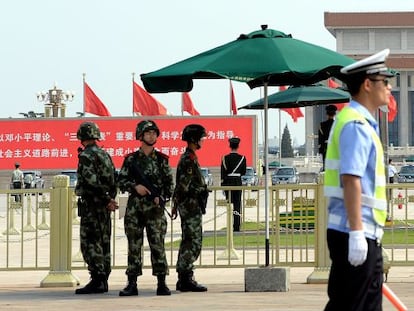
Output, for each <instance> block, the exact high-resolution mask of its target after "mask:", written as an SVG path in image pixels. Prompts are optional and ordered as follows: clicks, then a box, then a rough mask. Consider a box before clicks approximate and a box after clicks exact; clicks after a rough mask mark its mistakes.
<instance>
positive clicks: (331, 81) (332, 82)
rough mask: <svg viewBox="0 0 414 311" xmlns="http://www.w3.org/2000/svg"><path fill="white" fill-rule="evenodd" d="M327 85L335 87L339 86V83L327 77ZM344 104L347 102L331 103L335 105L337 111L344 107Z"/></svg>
mask: <svg viewBox="0 0 414 311" xmlns="http://www.w3.org/2000/svg"><path fill="white" fill-rule="evenodd" d="M328 87H330V88H333V89H337V88H338V87H339V84H338V83H336V82H335V81H334V80H332V79H328ZM346 104H348V103H339V104H333V105H335V106H336V108H338V111H340V110H341V109H342V108H344V107H345V105H346Z"/></svg>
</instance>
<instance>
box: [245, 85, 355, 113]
mask: <svg viewBox="0 0 414 311" xmlns="http://www.w3.org/2000/svg"><path fill="white" fill-rule="evenodd" d="M350 97H351V95H350V94H349V93H348V92H345V91H343V90H341V89H335V88H329V87H326V86H323V85H306V86H305V85H303V86H292V87H289V88H288V89H287V90H285V91H282V92H277V93H274V94H272V95H269V96H268V98H267V101H268V108H298V107H305V106H316V105H325V104H336V103H344V102H348V101H349V100H350ZM264 100H265V99H264V98H262V99H259V100H256V101H254V102H252V103H250V104H248V105H246V106H243V107H240V108H239V109H263V108H264Z"/></svg>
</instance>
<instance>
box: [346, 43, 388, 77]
mask: <svg viewBox="0 0 414 311" xmlns="http://www.w3.org/2000/svg"><path fill="white" fill-rule="evenodd" d="M389 54H390V49H385V50H382V51H380V52H378V53H376V54H374V55H371V56H368V57H366V58H363V59H361V60H359V61H357V62H355V63H353V64H351V65H348V66H346V67H344V68H342V69H341V73H343V74H345V75H353V74H356V73H365V74H367V75H383V76H387V77H393V76H394V74H392V73H391V72H389V71H388V68H387V66H386V65H385V60H386V59H387V57H388V55H389Z"/></svg>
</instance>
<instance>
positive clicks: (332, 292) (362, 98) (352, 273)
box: [324, 49, 393, 311]
mask: <svg viewBox="0 0 414 311" xmlns="http://www.w3.org/2000/svg"><path fill="white" fill-rule="evenodd" d="M388 54H389V49H386V50H383V51H381V52H379V53H377V54H374V55H372V56H370V57H367V58H364V59H362V60H360V61H357V62H355V63H353V64H351V65H349V66H346V67H344V68H342V69H341V73H342V74H343V75H344V77H343V79H344V81H345V82H346V84H347V87H348V90H349V93H350V94H351V97H352V100H351V101H350V103H349V105H348V106H347V107H345V108H343V109H342V110H341V112H340V113H339V114H338V115H337V116H336V120H335V123H334V126H333V127H332V129H331V134H330V136H329V141H328V150H327V153H326V160H325V188H324V191H325V195H326V196H327V197H328V198H329V203H328V225H327V243H328V249H329V255H330V258H331V261H332V264H331V269H330V273H329V280H328V296H329V301H328V303H327V305H326V307H325V310H326V311H337V310H361V311H362V310H363V311H379V310H382V283H383V257H382V247H381V238H382V236H383V233H384V225H385V221H386V218H387V201H386V191H385V190H386V174H385V163H384V151H383V148H382V143H381V140H380V138H379V126H378V123H377V121H376V118H375V115H376V114H377V113H378V108H380V107H381V106H385V105H388V103H389V97H390V92H391V85H390V82H389V80H388V78H389V77H391V76H393V75H392V74H391V73H390V72H389V71H388V68H387V67H386V65H385V60H386V58H387V57H388Z"/></svg>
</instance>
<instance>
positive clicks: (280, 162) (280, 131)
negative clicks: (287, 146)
mask: <svg viewBox="0 0 414 311" xmlns="http://www.w3.org/2000/svg"><path fill="white" fill-rule="evenodd" d="M281 117H282V113H281V109H279V166H282V126H281V125H282V120H281Z"/></svg>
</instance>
